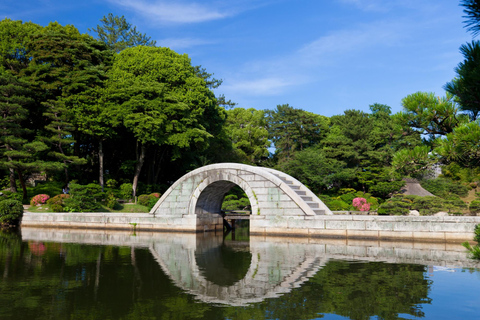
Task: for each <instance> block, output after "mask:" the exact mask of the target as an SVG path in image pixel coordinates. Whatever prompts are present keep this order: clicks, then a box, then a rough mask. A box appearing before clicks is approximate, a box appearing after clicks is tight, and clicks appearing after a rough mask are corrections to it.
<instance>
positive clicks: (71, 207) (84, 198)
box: [64, 183, 104, 212]
mask: <svg viewBox="0 0 480 320" xmlns="http://www.w3.org/2000/svg"><path fill="white" fill-rule="evenodd" d="M69 195H70V197H68V198H66V199H65V200H64V203H65V209H68V211H73V212H95V211H96V210H98V209H99V208H100V207H101V201H102V200H103V198H104V193H103V192H102V188H101V187H100V186H99V185H97V184H94V183H90V184H88V185H80V184H76V183H71V184H70V193H69Z"/></svg>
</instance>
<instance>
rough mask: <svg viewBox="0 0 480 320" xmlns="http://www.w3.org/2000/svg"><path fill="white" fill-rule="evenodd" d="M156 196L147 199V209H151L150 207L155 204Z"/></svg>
mask: <svg viewBox="0 0 480 320" xmlns="http://www.w3.org/2000/svg"><path fill="white" fill-rule="evenodd" d="M157 202H158V198H157V197H153V198H151V199H150V200H148V202H147V205H146V207H147V208H148V211H150V210H152V208H153V207H154V206H155V205H156V204H157Z"/></svg>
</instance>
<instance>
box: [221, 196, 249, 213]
mask: <svg viewBox="0 0 480 320" xmlns="http://www.w3.org/2000/svg"><path fill="white" fill-rule="evenodd" d="M249 205H250V201H249V200H248V198H246V197H240V198H239V197H238V196H237V195H235V194H229V195H227V196H225V198H224V199H223V203H222V210H226V211H230V210H242V209H244V208H245V207H248V206H249Z"/></svg>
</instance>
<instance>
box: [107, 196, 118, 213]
mask: <svg viewBox="0 0 480 320" xmlns="http://www.w3.org/2000/svg"><path fill="white" fill-rule="evenodd" d="M105 206H106V207H107V208H110V209H115V208H116V207H117V206H118V201H117V198H116V197H115V195H114V194H113V192H108V193H107V197H106V198H105Z"/></svg>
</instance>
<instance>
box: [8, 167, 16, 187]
mask: <svg viewBox="0 0 480 320" xmlns="http://www.w3.org/2000/svg"><path fill="white" fill-rule="evenodd" d="M8 170H9V171H10V174H9V176H10V191H12V192H15V193H16V192H17V182H16V181H15V170H14V169H13V168H10V169H8Z"/></svg>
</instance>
